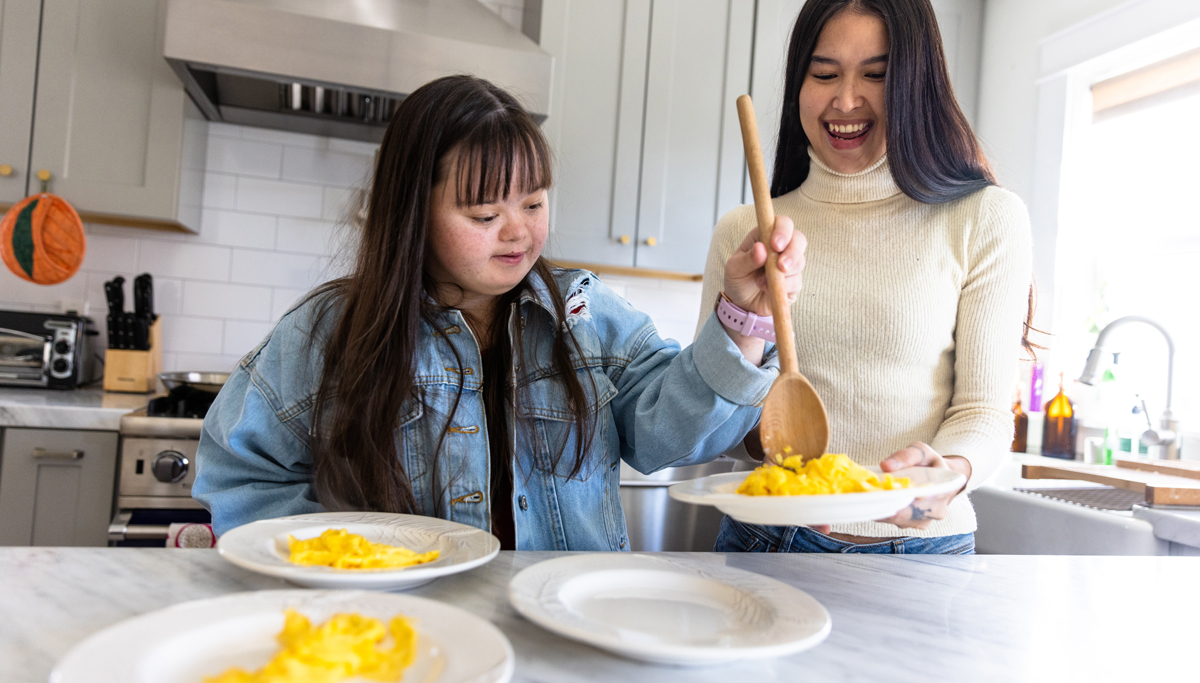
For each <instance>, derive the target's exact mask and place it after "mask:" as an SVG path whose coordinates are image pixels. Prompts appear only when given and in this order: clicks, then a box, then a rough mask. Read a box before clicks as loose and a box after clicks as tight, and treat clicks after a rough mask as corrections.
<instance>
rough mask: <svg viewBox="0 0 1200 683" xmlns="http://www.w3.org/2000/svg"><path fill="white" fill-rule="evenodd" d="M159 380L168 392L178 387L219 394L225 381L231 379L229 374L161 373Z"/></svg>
mask: <svg viewBox="0 0 1200 683" xmlns="http://www.w3.org/2000/svg"><path fill="white" fill-rule="evenodd" d="M158 379H159V380H161V381H162V383H163V386H165V387H166V388H167V391H170V390H172V389H175V388H177V387H192V388H193V389H199V390H200V391H211V392H212V393H214V394H215V393H217V392H219V391H220V390H221V387H222V385H224V384H225V380H227V379H229V373H228V372H160V373H158Z"/></svg>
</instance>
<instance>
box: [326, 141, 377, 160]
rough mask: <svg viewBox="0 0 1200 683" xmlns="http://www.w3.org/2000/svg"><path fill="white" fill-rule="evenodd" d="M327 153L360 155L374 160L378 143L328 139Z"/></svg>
mask: <svg viewBox="0 0 1200 683" xmlns="http://www.w3.org/2000/svg"><path fill="white" fill-rule="evenodd" d="M329 151H331V152H345V153H346V154H361V155H363V156H366V157H371V159H372V160H373V159H374V158H375V153H376V152H378V151H379V143H377V142H360V141H358V140H342V139H341V138H329Z"/></svg>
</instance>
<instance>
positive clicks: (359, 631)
mask: <svg viewBox="0 0 1200 683" xmlns="http://www.w3.org/2000/svg"><path fill="white" fill-rule="evenodd" d="M389 632H390V635H391V637H392V642H391V646H390V647H381V646H382V645H383V641H384V640H385V639H386V638H387V636H388V635H389ZM278 640H279V645H280V647H281V649H280V651H279V652H278V653H276V655H275V657H273V658H272V659H271V661H269V662H267V665H266V666H264V667H263V668H261V669H259V670H258V671H255V672H253V673H251V672H249V671H246V670H244V669H239V668H236V667H235V668H232V669H229V670H228V671H225V672H223V673H221V674H219V675H217V676H207V677H205V679H204V683H337V682H338V681H344V680H346V679H347V678H350V677H351V676H361V677H362V678H366V679H369V680H373V681H398V680H400V676H401V675H403V673H404V670H405V669H406V668H408V666H409V665H410V664H412V663H413V660H414V659H415V658H416V653H417V632H416V631H415V630H413V627H412V624H410V623H409V621H408V620H407V619H405V618H404V617H402V616H396V617H393V618H392V619H391V621H390V622H389V623H388V628H387V629H386V630H385V629H384V626H383V622H382V621H380V620H379V619H373V618H371V617H365V616H363V615H361V614H357V613H351V614H335V615H333V616H332V617H331V618H330V619H329V621H327V622H325V623H323V624H321V625H320V626H317V627H315V628H314V627H313V625H312V623H311V622H310V621H309V620H308V617H305V616H304V615H303V614H300V613H299V612H296V611H295V610H290V609H289V610H287V612H286V613H285V615H284V623H283V631H281V632H280V633H279V636H278Z"/></svg>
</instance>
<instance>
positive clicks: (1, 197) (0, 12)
mask: <svg viewBox="0 0 1200 683" xmlns="http://www.w3.org/2000/svg"><path fill="white" fill-rule="evenodd" d="M40 10H41V3H38V2H29V0H0V122H3V123H2V124H0V204H11V203H13V202H17V201H20V200H21V198H22V197H24V196H25V179H26V178H27V177H28V175H29V168H28V163H29V131H30V126H31V125H32V120H33V91H34V79H35V78H36V76H37V41H38V23H39V22H40V20H41V11H40Z"/></svg>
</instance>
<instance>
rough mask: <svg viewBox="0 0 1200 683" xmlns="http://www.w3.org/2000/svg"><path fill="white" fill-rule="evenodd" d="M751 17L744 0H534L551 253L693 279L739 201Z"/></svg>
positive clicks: (750, 6)
mask: <svg viewBox="0 0 1200 683" xmlns="http://www.w3.org/2000/svg"><path fill="white" fill-rule="evenodd" d="M753 17H754V2H753V0H624V2H603V3H598V2H593V1H589V0H543V2H542V15H541V18H542V23H541V45H542V48H543V49H545V50H547V51H548V52H550V53H551V54H553V55H554V56H555V58H556V63H555V74H554V85H553V88H552V95H551V112H550V117H549V119H548V120H547V121H546V124H545V127H546V133H547V136H548V137H549V138H550V142H551V144H552V145H553V147H554V150H555V153H556V162H557V177H556V182H555V191H554V195H553V196H552V198H551V207H552V211H553V213H552V214H551V226H552V230H553V233H552V236H551V246H550V248H551V253H552V255H553V256H555V257H557V258H561V259H564V260H569V261H579V262H586V263H592V264H601V265H613V266H624V267H631V266H637V267H646V268H655V269H665V270H674V271H683V272H690V273H700V272H703V270H704V261H705V255H706V253H707V250H708V241H709V235H711V232H712V227H713V225H714V224H715V222H716V219H717V218H718V217H719V216H720V214H721V213H723V212H724V211H726V210H728V209H729V208H732V207H733V206H736V205H737V204H738V203H740V200H741V196H742V187H741V186H742V160H741V142H740V138H739V137H738V135H739V133H738V130H739V129H738V123H737V112H736V109H735V107H734V99H735V98H736V96H737V95H739V94H741V93H743V92H746V90H747V89H748V87H749V84H750V78H749V77H750V58H751V54H752V46H753V28H754V27H753Z"/></svg>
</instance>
